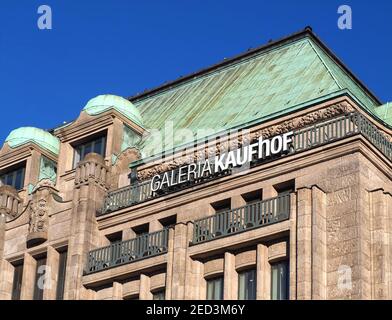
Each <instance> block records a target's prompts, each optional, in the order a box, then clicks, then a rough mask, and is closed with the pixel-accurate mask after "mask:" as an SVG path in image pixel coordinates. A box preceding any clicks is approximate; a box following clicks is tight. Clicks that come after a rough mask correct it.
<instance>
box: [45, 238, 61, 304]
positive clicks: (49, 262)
mask: <svg viewBox="0 0 392 320" xmlns="http://www.w3.org/2000/svg"><path fill="white" fill-rule="evenodd" d="M59 258H60V254H59V253H58V252H57V250H56V249H54V248H53V247H51V246H49V247H48V251H47V257H46V266H47V271H46V277H47V278H46V281H49V283H48V284H46V285H45V288H44V296H43V298H44V300H56V292H57V279H58V276H59Z"/></svg>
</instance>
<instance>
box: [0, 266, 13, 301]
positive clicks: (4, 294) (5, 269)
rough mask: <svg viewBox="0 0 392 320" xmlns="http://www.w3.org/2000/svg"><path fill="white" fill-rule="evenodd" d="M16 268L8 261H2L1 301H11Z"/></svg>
mask: <svg viewBox="0 0 392 320" xmlns="http://www.w3.org/2000/svg"><path fill="white" fill-rule="evenodd" d="M13 280H14V267H13V265H12V264H11V263H9V262H8V261H6V260H0V300H11V298H12V286H13Z"/></svg>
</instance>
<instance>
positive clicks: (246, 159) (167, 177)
mask: <svg viewBox="0 0 392 320" xmlns="http://www.w3.org/2000/svg"><path fill="white" fill-rule="evenodd" d="M292 136H293V132H288V133H285V134H283V135H278V136H275V137H273V138H271V139H266V140H264V139H263V138H262V137H260V138H259V141H258V142H256V143H253V144H251V145H248V146H245V147H243V148H240V149H236V150H232V151H229V152H227V153H224V154H221V155H219V156H216V157H215V159H213V160H212V161H211V160H209V159H207V160H205V161H203V162H198V163H192V164H189V165H186V166H183V167H180V168H179V169H176V170H172V171H168V172H165V173H164V174H161V175H155V176H154V177H153V178H152V180H151V190H152V191H154V192H157V191H159V190H162V189H167V188H170V187H173V186H177V185H181V184H184V183H188V182H190V181H194V180H197V179H199V178H208V177H209V176H213V175H215V174H218V173H219V172H223V171H225V170H228V169H230V168H235V167H241V166H244V165H248V164H249V163H250V162H252V161H254V160H255V159H265V158H268V157H271V156H273V155H279V154H282V153H284V152H286V151H288V150H289V146H290V143H291V142H292Z"/></svg>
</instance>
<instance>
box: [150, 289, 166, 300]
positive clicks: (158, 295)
mask: <svg viewBox="0 0 392 320" xmlns="http://www.w3.org/2000/svg"><path fill="white" fill-rule="evenodd" d="M152 300H165V289H161V290H159V291H155V292H153V294H152Z"/></svg>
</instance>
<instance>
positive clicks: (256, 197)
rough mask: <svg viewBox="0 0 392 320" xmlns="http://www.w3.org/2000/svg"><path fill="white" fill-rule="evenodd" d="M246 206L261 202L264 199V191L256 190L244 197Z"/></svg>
mask: <svg viewBox="0 0 392 320" xmlns="http://www.w3.org/2000/svg"><path fill="white" fill-rule="evenodd" d="M242 198H243V199H244V200H245V202H246V204H252V203H256V202H260V201H261V200H262V199H263V190H256V191H252V192H248V193H245V194H243V195H242Z"/></svg>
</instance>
